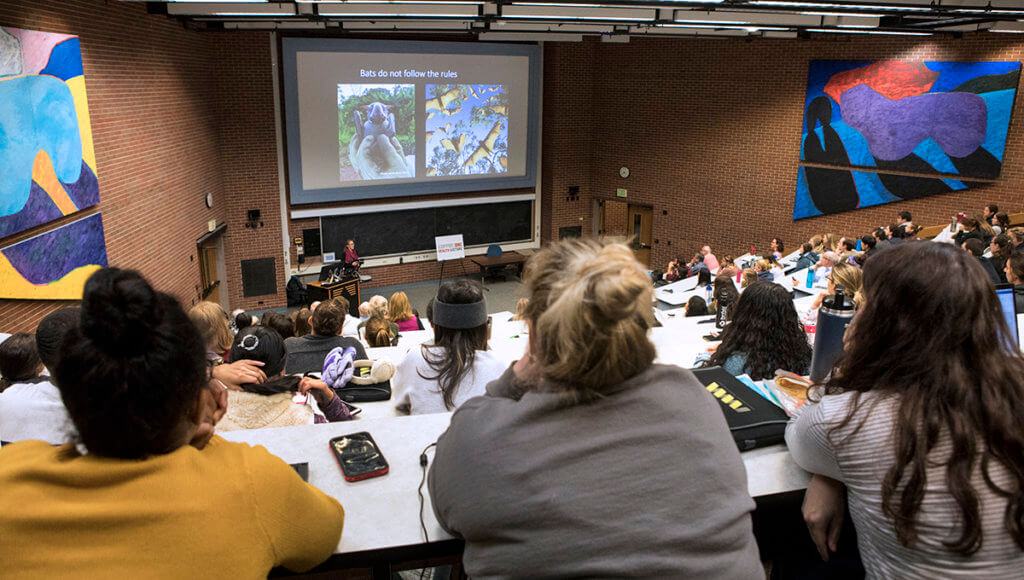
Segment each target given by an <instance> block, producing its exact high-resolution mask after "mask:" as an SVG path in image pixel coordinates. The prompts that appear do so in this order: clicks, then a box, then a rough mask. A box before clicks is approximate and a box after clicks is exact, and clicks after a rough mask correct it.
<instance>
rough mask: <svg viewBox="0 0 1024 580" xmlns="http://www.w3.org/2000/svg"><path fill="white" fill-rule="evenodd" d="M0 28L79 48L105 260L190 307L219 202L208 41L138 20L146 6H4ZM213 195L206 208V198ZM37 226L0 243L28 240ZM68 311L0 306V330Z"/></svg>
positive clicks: (30, 1)
mask: <svg viewBox="0 0 1024 580" xmlns="http://www.w3.org/2000/svg"><path fill="white" fill-rule="evenodd" d="M0 25H4V26H12V27H17V28H25V29H29V30H41V31H46V32H59V33H65V34H77V35H78V36H79V37H80V38H81V47H82V61H83V65H84V68H85V82H86V91H87V93H88V98H89V111H90V115H91V118H92V129H93V137H94V143H95V149H96V164H97V172H98V175H99V186H100V204H99V206H98V209H90V210H86V211H84V212H79V213H76V214H73V215H72V216H68V217H66V218H63V220H61V222H58V223H63V222H67V221H73V220H74V219H78V218H80V217H82V216H85V215H88V214H89V213H93V212H95V211H101V212H102V213H103V225H104V228H105V233H106V242H107V254H108V260H109V262H110V264H111V265H112V266H119V267H125V268H135V269H138V270H140V271H141V272H142V273H143V274H144V275H145V276H146V277H148V278H149V279H150V281H151V282H153V284H154V285H155V286H156V287H157V288H159V289H161V290H164V291H166V292H170V293H172V294H174V295H175V296H177V297H178V299H179V300H181V301H182V302H183V303H184V305H185V306H186V307H187V306H189V305H190V304H191V302H192V301H193V300H194V299H196V298H197V288H196V287H197V285H198V284H199V267H198V263H197V262H196V261H195V260H196V238H198V237H199V236H201V235H202V234H203V233H204V232H205V231H206V229H207V227H206V223H207V221H208V220H210V219H217V220H219V221H223V218H224V215H225V209H226V206H225V200H224V197H223V196H217V195H216V193H217V192H218V191H220V189H221V176H222V172H221V166H220V161H219V157H218V124H217V111H216V107H215V103H216V94H215V91H214V84H213V79H214V78H215V76H216V73H217V72H218V63H217V62H216V61H215V60H214V59H212V58H211V54H212V52H213V43H214V37H212V36H211V35H208V34H202V33H199V32H193V31H189V30H187V29H185V28H183V27H182V25H181V24H180V23H178V22H176V21H174V20H170V19H167V18H164V17H159V16H153V15H149V14H147V13H146V8H145V5H144V4H143V3H133V2H97V1H95V0H5V1H4V2H0ZM207 192H213V193H214V194H215V202H214V206H213V209H207V208H206V206H205V204H204V202H203V198H204V196H205V195H206V193H207ZM49 227H51V226H42V227H39V228H35V229H33V230H30V231H27V232H23V233H21V234H18V235H15V236H10V237H8V238H5V239H3V240H0V247H2V246H7V245H9V244H11V243H14V242H17V241H20V240H22V239H25V238H28V237H31V236H33V235H36V234H38V233H41V232H42V231H45V230H47V229H49ZM66 304H68V303H67V302H51V301H44V302H40V301H29V300H0V330H2V331H4V332H14V331H22V330H27V331H31V330H34V329H35V326H36V324H37V323H38V321H39V319H40V318H41V317H42V316H43V315H45V314H46V313H47V312H49V311H51V310H53V309H55V308H59V307H61V306H63V305H66Z"/></svg>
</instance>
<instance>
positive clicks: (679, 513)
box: [429, 239, 764, 579]
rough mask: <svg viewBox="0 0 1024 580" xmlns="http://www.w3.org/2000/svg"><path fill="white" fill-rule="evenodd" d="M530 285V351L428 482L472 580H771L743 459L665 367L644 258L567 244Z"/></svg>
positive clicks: (458, 425)
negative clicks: (658, 354)
mask: <svg viewBox="0 0 1024 580" xmlns="http://www.w3.org/2000/svg"><path fill="white" fill-rule="evenodd" d="M526 271H527V272H526V277H525V284H526V287H527V289H528V293H529V298H530V302H529V304H528V305H527V307H526V321H527V326H528V328H529V346H528V348H527V352H526V354H525V355H524V356H523V358H521V359H519V361H518V362H516V363H515V365H513V366H512V367H511V368H509V369H508V370H506V371H505V373H504V374H503V375H502V376H501V377H500V378H498V379H497V380H495V381H493V382H491V383H490V384H489V385H487V393H486V395H484V396H482V397H475V398H473V399H470V400H469V401H466V402H465V403H463V404H462V406H460V407H459V408H458V409H457V410H456V411H455V413H454V414H453V415H452V419H451V425H450V427H449V428H448V430H447V432H445V433H444V434H443V435H442V436H441V438H440V439H439V440H438V442H437V454H436V456H435V458H434V462H433V465H432V466H431V468H430V474H429V484H430V495H431V498H432V503H433V506H434V513H435V514H436V515H437V519H438V522H440V524H441V525H442V526H443V527H444V528H445V529H447V530H448V531H450V532H451V533H452V534H454V535H456V536H459V537H462V538H464V539H465V541H466V547H465V552H464V554H463V563H464V565H465V568H466V571H467V573H468V574H469V575H470V576H472V577H474V578H477V577H479V578H493V577H511V576H515V577H523V578H564V577H589V578H595V577H603V578H724V579H739V578H743V579H747V578H751V579H752V578H764V570H763V568H762V567H761V563H760V561H759V560H758V549H757V545H756V543H755V541H754V536H753V532H752V531H751V520H750V512H751V511H752V510H753V509H754V502H753V500H751V499H750V496H749V495H748V493H747V482H746V472H745V470H744V467H743V462H742V460H741V459H740V454H739V451H738V450H737V449H736V445H735V443H733V439H732V437H731V436H730V434H729V428H728V427H727V426H726V422H725V418H724V417H723V415H722V413H721V411H720V410H719V409H718V403H717V402H716V401H715V400H714V398H712V397H709V396H708V394H707V391H706V390H705V389H704V387H703V386H702V385H701V384H700V382H699V381H697V379H696V378H695V377H694V376H693V374H692V373H691V372H690V371H687V370H685V369H682V368H680V367H677V366H669V365H659V364H653V361H654V357H655V349H654V345H653V344H652V343H651V341H650V340H649V339H648V337H647V334H648V330H649V329H650V326H651V324H652V322H653V313H652V311H651V300H652V295H653V288H652V286H651V281H650V278H649V276H648V275H647V272H646V271H645V269H644V268H643V267H642V266H641V265H640V264H639V263H638V262H637V261H636V259H635V258H634V257H633V252H632V251H631V250H630V249H629V248H628V247H627V246H625V245H623V244H613V243H609V242H600V241H597V240H592V239H568V240H562V241H560V242H558V243H555V244H552V245H550V246H548V247H546V248H544V249H543V250H541V251H540V252H538V253H537V254H536V255H534V256H533V257H532V258H531V259H530V261H529V263H528V264H527V266H526ZM441 302H442V297H439V298H438V302H436V303H435V306H434V316H435V321H436V322H437V323H440V322H441V315H440V310H439V309H440V308H441V307H440V306H439V305H440V304H441ZM465 308H466V309H467V310H468V309H470V308H472V307H470V306H465ZM712 498H713V499H712ZM481 506H483V507H481Z"/></svg>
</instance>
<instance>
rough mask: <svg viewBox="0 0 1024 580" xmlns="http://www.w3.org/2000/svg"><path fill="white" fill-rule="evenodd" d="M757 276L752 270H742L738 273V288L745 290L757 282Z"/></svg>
mask: <svg viewBox="0 0 1024 580" xmlns="http://www.w3.org/2000/svg"><path fill="white" fill-rule="evenodd" d="M757 280H758V274H757V270H755V269H753V268H744V269H743V272H742V273H740V288H746V287H747V286H750V285H751V284H753V283H754V282H757Z"/></svg>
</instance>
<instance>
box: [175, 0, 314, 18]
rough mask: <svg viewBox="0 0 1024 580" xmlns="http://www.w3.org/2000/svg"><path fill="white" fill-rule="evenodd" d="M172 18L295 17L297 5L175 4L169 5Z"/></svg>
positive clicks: (278, 3)
mask: <svg viewBox="0 0 1024 580" xmlns="http://www.w3.org/2000/svg"><path fill="white" fill-rule="evenodd" d="M167 13H168V14H170V15H171V16H187V15H192V14H199V15H207V16H211V15H212V16H295V5H294V4H285V3H282V2H260V3H251V2H250V3H246V4H243V3H237V4H233V3H230V2H217V3H207V2H187V3H181V2H175V3H173V4H168V5H167Z"/></svg>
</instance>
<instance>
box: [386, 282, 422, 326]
mask: <svg viewBox="0 0 1024 580" xmlns="http://www.w3.org/2000/svg"><path fill="white" fill-rule="evenodd" d="M388 313H389V314H390V316H391V321H392V322H394V323H395V324H397V325H398V331H399V332H411V331H413V330H423V325H422V324H420V319H419V315H418V314H416V311H415V310H413V309H412V305H411V304H409V297H408V296H406V294H405V292H401V291H399V292H395V293H394V294H392V295H391V300H388Z"/></svg>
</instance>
